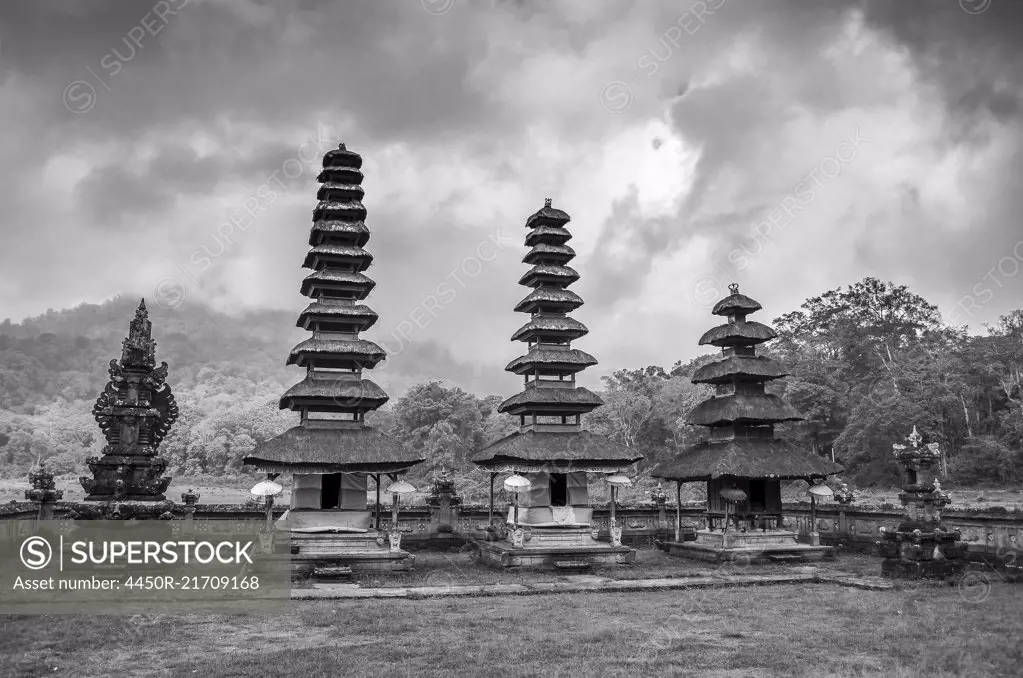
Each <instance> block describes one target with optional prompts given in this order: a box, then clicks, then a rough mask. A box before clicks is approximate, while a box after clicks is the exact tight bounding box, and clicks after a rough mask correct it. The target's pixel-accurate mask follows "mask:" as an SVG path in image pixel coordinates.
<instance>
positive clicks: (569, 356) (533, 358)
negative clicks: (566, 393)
mask: <svg viewBox="0 0 1023 678" xmlns="http://www.w3.org/2000/svg"><path fill="white" fill-rule="evenodd" d="M596 364H597V359H596V358H594V357H593V356H591V355H590V354H589V353H587V352H586V351H580V350H579V349H577V348H570V349H564V348H532V349H530V350H529V351H528V352H527V353H526V355H523V356H519V357H518V358H516V359H515V360H513V361H511V362H510V363H508V366H507V367H505V368H504V369H505V371H507V372H514V373H515V374H525V373H527V372H530V371H532V369H533V367H534V366H537V365H540V366H545V367H555V366H559V367H561V366H563V367H572V368H576V367H577V368H579V370H582V369H584V368H586V367H589V366H591V365H596Z"/></svg>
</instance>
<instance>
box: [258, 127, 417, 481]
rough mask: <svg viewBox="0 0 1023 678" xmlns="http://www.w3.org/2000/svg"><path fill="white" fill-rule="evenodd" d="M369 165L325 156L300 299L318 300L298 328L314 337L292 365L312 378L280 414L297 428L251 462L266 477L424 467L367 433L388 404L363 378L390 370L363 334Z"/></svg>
mask: <svg viewBox="0 0 1023 678" xmlns="http://www.w3.org/2000/svg"><path fill="white" fill-rule="evenodd" d="M361 168H362V156H360V155H359V154H357V153H354V152H352V151H349V150H348V149H346V148H345V145H344V144H341V145H340V146H339V147H338V148H337V149H336V150H332V151H328V152H327V153H326V154H325V155H324V156H323V171H322V172H320V175H319V177H317V181H319V182H320V188H319V191H318V193H317V195H316V197H317V200H318V201H319V202H318V203H317V205H316V209H315V210H313V226H312V229H311V231H310V233H309V245H310V247H311V249H310V250H309V252H308V253H307V254H306V257H305V261H304V262H303V267H305V268H309V269H312V270H313V272H312V273H310V274H309V275H308V276H306V277H305V279H304V280H303V281H302V285H301V288H300V290H301V293H302V294H303V295H305V296H307V297H310V298H311V299H312V303H310V304H309V305H308V306H307V307H306V308H305V310H304V311H302V313H301V314H300V315H299V317H298V323H297V325H298V326H299V327H301V328H303V329H305V330H308V331H310V332H312V334H313V336H312V337H311V338H309V339H306V340H305V341H302V342H300V343H299V344H298V345H297V346H295V348H293V349H292V350H291V354H290V355H289V356H288V360H287V364H288V365H298V366H299V367H304V368H305V369H306V377H305V379H304V380H302V381H301V382H299V383H298V384H295V385H294V386H292V387H291V388H290V389H288V390H287V391H286V392H285V393H284V395H283V396H281V400H280V408H281V409H282V410H283V409H289V410H293V411H296V412H300V413H301V416H302V419H301V422H300V423H299V425H298V426H296V427H295V428H292V429H290V430H288V431H285V432H284V433H283V434H281V435H280V436H278V437H276V438H274V439H272V440H268V441H266V442H264V443H261V444H259V445H257V446H256V449H254V450H253V451H252V453H251V454H249V455H248V456H247V457H245V459H244V460H243V461H244V463H245V464H249V465H253V466H257V467H258V468H260V469H262V470H265V471H271V472H272V471H291V472H307V473H328V472H376V473H383V472H396V471H399V470H403V469H406V468H408V467H410V466H413V465H415V464H418V463H419V462H421V461H423V459H422V458H421V457H419V456H417V455H414V454H410V453H408V452H406V451H405V450H404V449H403V448H402V447H401V445H400V444H399V443H398V442H397V441H395V440H393V439H391V438H389V437H388V436H386V435H384V434H382V433H380V432H379V431H376V430H374V429H373V428H372V427H369V426H366V423H365V414H366V412H369V411H371V410H375V409H377V408H378V407H380V406H381V405H383V404H384V403H386V402H387V400H388V397H387V394H386V393H384V390H383V389H382V388H380V387H379V386H378V385H376V384H375V383H373V382H372V381H370V380H369V379H364V378H363V376H362V371H363V370H364V369H372V368H373V367H375V366H376V365H377V364H378V363H380V362H381V361H383V360H385V359H386V357H387V354H386V353H385V352H384V350H383V349H382V348H380V346H378V345H377V344H375V343H373V342H372V341H367V340H366V339H362V338H361V337H360V336H359V335H360V333H361V332H364V331H365V330H367V329H369V328H370V327H372V326H373V324H374V323H376V321H377V314H376V313H375V312H374V311H373V309H371V308H370V307H369V306H367V305H365V304H363V303H362V302H363V301H364V300H365V299H366V297H367V296H368V295H369V293H370V292H371V291H372V290H373V288H374V286H376V283H375V282H374V281H373V280H372V279H370V278H369V277H367V276H366V275H365V274H364V273H363V272H364V271H365V270H366V269H368V268H369V266H370V264H371V263H372V262H373V255H372V254H370V253H369V252H367V251H366V250H365V249H363V247H364V246H365V245H366V243H367V242H369V229H368V228H367V227H366V223H365V219H366V208H365V206H364V205H363V204H362V198H363V194H364V191H363V188H362V179H363V175H362V169H361Z"/></svg>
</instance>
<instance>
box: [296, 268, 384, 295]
mask: <svg viewBox="0 0 1023 678" xmlns="http://www.w3.org/2000/svg"><path fill="white" fill-rule="evenodd" d="M315 283H334V284H335V285H338V286H347V287H354V288H357V289H358V291H359V292H360V293H361V294H362V297H366V296H367V295H369V293H370V290H372V289H373V288H374V287H376V281H375V280H373V279H372V278H370V277H369V276H367V275H365V274H364V273H350V272H348V271H332V270H329V269H321V270H319V271H315V272H313V273H310V274H309V275H307V276H306V277H305V278H304V279H303V280H302V288H301V294H305V295H308V294H309V291H310V290H311V289H312V288H313V287H314V286H315Z"/></svg>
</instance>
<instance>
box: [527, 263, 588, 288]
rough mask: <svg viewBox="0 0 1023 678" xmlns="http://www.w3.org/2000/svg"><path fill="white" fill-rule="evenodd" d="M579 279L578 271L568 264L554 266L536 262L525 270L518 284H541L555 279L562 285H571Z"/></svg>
mask: <svg viewBox="0 0 1023 678" xmlns="http://www.w3.org/2000/svg"><path fill="white" fill-rule="evenodd" d="M578 279H579V273H578V272H577V271H576V270H575V269H574V268H572V267H570V266H556V265H554V264H537V265H536V266H534V267H533V268H531V269H529V270H528V271H526V272H525V273H524V274H523V275H522V277H521V278H519V284H520V285H525V286H526V287H533V286H534V285H536V284H543V282H544V281H546V280H551V281H557V282H558V283H559V284H562V285H571V284H572V283H573V282H575V281H576V280H578Z"/></svg>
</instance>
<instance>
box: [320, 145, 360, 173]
mask: <svg viewBox="0 0 1023 678" xmlns="http://www.w3.org/2000/svg"><path fill="white" fill-rule="evenodd" d="M323 167H324V168H327V167H354V168H355V169H358V168H360V167H362V156H361V155H359V154H358V153H356V152H355V151H349V150H348V148H347V147H345V145H344V144H343V143H341V144H338V147H337V148H334V149H331V150H329V151H327V152H326V153H324V154H323Z"/></svg>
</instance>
